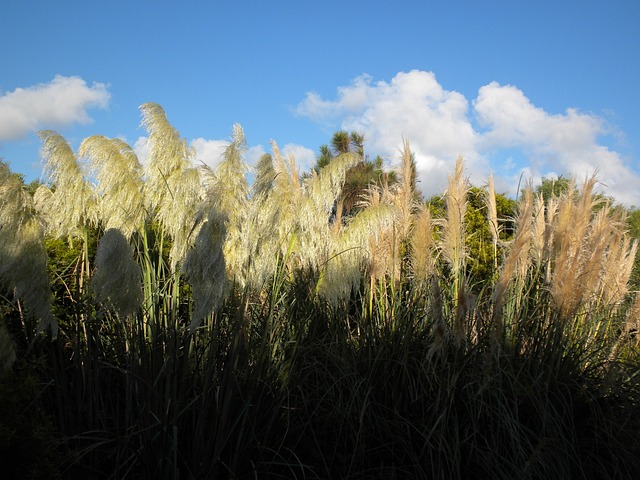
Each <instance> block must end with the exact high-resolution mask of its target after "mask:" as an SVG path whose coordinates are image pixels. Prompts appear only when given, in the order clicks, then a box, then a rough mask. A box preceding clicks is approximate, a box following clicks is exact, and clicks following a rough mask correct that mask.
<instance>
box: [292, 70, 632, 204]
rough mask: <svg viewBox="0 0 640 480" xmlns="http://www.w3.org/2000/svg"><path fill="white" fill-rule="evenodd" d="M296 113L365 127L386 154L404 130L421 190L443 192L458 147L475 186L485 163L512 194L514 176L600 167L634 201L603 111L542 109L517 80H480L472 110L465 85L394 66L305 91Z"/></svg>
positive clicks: (372, 147)
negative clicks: (324, 93)
mask: <svg viewBox="0 0 640 480" xmlns="http://www.w3.org/2000/svg"><path fill="white" fill-rule="evenodd" d="M297 112H298V113H299V114H300V115H304V116H306V117H309V118H311V119H313V120H315V121H318V122H327V121H330V120H333V121H334V126H335V127H338V128H342V129H346V130H356V131H359V132H361V133H364V135H365V148H366V149H367V150H368V151H369V152H371V153H373V154H380V155H383V156H384V157H386V158H387V159H388V158H394V159H397V158H398V156H399V155H398V148H399V146H400V145H401V143H402V138H406V139H408V140H409V141H410V143H411V147H412V150H413V151H414V153H415V157H416V162H417V166H418V178H419V180H420V182H421V183H420V188H421V189H422V191H423V192H424V193H425V194H426V195H431V194H433V193H439V192H440V191H442V188H443V187H444V185H445V182H446V178H447V176H448V175H449V174H450V173H451V171H452V169H453V165H454V162H455V159H456V157H457V156H458V155H462V156H463V157H464V159H465V166H466V171H467V174H468V175H469V176H470V178H471V181H472V182H473V183H474V184H476V185H481V184H483V183H484V182H485V181H486V178H487V176H488V174H489V169H491V168H492V169H493V170H494V175H495V176H496V184H497V185H499V186H503V187H505V189H504V190H502V191H505V192H508V193H515V191H516V189H517V185H518V182H519V181H520V180H522V181H526V180H529V179H530V178H531V179H533V180H534V181H539V179H540V178H541V177H542V176H551V175H552V174H554V172H562V174H564V175H573V176H576V177H577V178H578V179H579V180H581V179H583V178H584V177H585V176H587V175H591V174H593V173H594V172H597V173H598V178H599V179H601V181H602V183H603V184H605V185H606V186H607V188H606V193H607V194H611V195H614V196H615V197H616V198H617V199H618V200H619V201H621V202H624V203H627V204H635V205H640V192H639V191H638V190H639V189H638V185H640V176H639V175H638V173H637V172H634V171H633V170H632V169H630V167H629V166H628V165H627V164H625V161H624V159H623V158H622V157H621V156H620V154H618V153H617V152H615V151H612V150H610V149H609V148H607V147H606V146H603V145H601V144H600V143H599V139H600V138H601V137H602V136H604V135H608V134H610V133H611V132H609V131H608V127H607V125H606V123H605V122H604V120H603V119H602V118H600V117H598V116H596V115H593V114H585V113H581V112H579V111H578V110H576V109H567V110H566V112H565V113H563V114H550V113H547V112H546V111H544V110H543V109H541V108H538V107H536V106H535V105H534V104H533V103H532V102H531V101H530V100H529V99H528V98H527V97H526V96H525V94H524V93H523V92H522V91H521V90H519V89H518V88H516V87H514V86H508V85H507V86H501V85H500V84H498V83H496V82H492V83H490V84H489V85H485V86H483V87H481V88H480V89H479V92H478V96H477V98H476V99H474V100H473V101H472V109H469V102H468V100H467V99H466V98H465V97H464V96H463V95H462V94H460V93H458V92H455V91H448V90H445V89H444V88H443V87H442V86H441V85H440V84H439V83H438V81H437V80H436V77H435V75H434V74H433V73H431V72H424V71H418V70H413V71H410V72H406V73H405V72H400V73H398V74H397V75H396V76H395V77H394V78H393V79H391V81H390V82H384V81H379V82H375V83H374V82H373V81H372V79H371V77H369V76H367V75H362V76H360V77H358V78H356V79H355V80H354V81H353V82H352V83H351V84H350V85H348V86H343V87H339V88H338V89H337V96H336V99H335V100H326V99H323V98H321V97H320V96H319V95H317V94H315V93H309V94H307V95H306V97H305V99H304V100H303V101H302V102H301V103H300V104H299V105H298V107H297ZM473 121H475V122H477V124H478V125H479V130H476V129H474V127H473ZM512 153H515V158H518V159H519V161H518V162H516V161H515V160H514V158H512V157H511V155H512ZM522 160H524V161H522Z"/></svg>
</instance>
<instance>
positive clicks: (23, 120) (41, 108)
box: [0, 75, 109, 141]
mask: <svg viewBox="0 0 640 480" xmlns="http://www.w3.org/2000/svg"><path fill="white" fill-rule="evenodd" d="M108 103H109V92H108V91H107V86H106V85H105V84H103V83H94V84H93V85H91V86H88V85H87V83H86V82H85V81H84V80H83V79H82V78H79V77H63V76H61V75H56V76H55V78H54V79H53V80H52V81H51V82H50V83H47V84H39V85H34V86H31V87H27V88H16V89H15V90H14V91H12V92H8V93H5V94H3V95H1V96H0V141H5V140H16V139H19V138H21V137H23V136H25V135H26V134H28V133H30V132H34V131H36V130H39V129H42V128H58V127H62V126H66V125H70V124H73V123H90V122H91V118H90V117H89V114H88V113H87V110H88V109H89V108H92V107H97V108H103V109H104V108H106V107H107V105H108Z"/></svg>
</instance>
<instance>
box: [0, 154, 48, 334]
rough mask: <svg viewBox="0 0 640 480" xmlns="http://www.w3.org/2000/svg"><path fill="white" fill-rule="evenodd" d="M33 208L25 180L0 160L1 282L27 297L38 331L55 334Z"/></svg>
mask: <svg viewBox="0 0 640 480" xmlns="http://www.w3.org/2000/svg"><path fill="white" fill-rule="evenodd" d="M33 211H34V209H33V202H32V200H31V197H30V196H29V194H28V193H27V192H26V191H25V190H24V188H23V185H22V181H21V180H20V179H19V178H18V177H16V176H15V175H13V174H12V173H11V171H10V170H9V167H8V165H6V164H5V163H4V162H0V285H2V286H3V287H5V288H8V289H10V290H12V291H13V294H14V296H15V297H16V298H18V299H21V300H23V301H24V304H25V307H26V308H25V310H26V312H27V314H28V315H30V316H32V317H34V318H37V319H39V325H38V330H39V331H42V330H45V329H48V328H51V332H52V334H53V335H54V336H56V335H57V332H58V324H57V321H56V319H55V318H54V317H53V315H52V314H51V291H50V289H49V277H48V273H47V255H46V252H45V249H44V246H43V243H42V242H43V238H44V229H43V227H42V224H41V223H40V221H39V219H38V218H37V217H36V216H35V214H34V213H33Z"/></svg>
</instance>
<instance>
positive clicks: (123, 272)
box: [91, 228, 142, 317]
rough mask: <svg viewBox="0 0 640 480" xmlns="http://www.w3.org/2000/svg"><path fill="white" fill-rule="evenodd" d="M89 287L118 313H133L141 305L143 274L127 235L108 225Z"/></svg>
mask: <svg viewBox="0 0 640 480" xmlns="http://www.w3.org/2000/svg"><path fill="white" fill-rule="evenodd" d="M95 266H96V270H95V273H94V275H93V277H92V279H91V287H92V288H93V291H94V292H95V296H96V300H98V301H99V302H101V303H104V304H107V305H109V306H111V307H112V308H113V309H114V310H115V311H116V313H117V314H118V316H120V317H127V316H129V315H133V314H134V313H135V312H136V311H137V310H138V308H140V306H141V304H142V273H141V270H140V266H139V265H138V264H137V263H136V261H135V259H134V252H133V248H132V247H131V245H129V242H128V241H127V238H126V236H125V235H124V234H123V233H122V232H121V231H120V230H118V229H115V228H110V229H109V230H107V231H106V232H105V234H104V235H103V236H102V238H101V239H100V243H98V250H97V252H96V258H95Z"/></svg>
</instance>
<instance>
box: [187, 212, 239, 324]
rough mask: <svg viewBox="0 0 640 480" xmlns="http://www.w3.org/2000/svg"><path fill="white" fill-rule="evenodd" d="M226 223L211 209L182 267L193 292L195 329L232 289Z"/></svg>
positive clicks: (193, 322) (222, 217) (192, 322)
mask: <svg viewBox="0 0 640 480" xmlns="http://www.w3.org/2000/svg"><path fill="white" fill-rule="evenodd" d="M225 223H226V218H225V217H224V216H222V215H219V214H218V213H217V212H216V211H215V210H214V209H210V210H209V212H208V215H207V218H206V220H205V221H204V223H203V225H202V226H201V228H200V230H199V231H198V234H197V236H196V238H195V241H194V243H193V246H192V247H191V248H190V249H189V251H188V252H187V254H186V256H185V259H184V262H183V263H182V271H183V273H184V274H185V277H186V279H187V281H188V282H189V283H190V284H191V287H192V290H193V300H194V310H193V314H192V321H191V329H195V328H197V327H198V326H200V325H201V324H202V322H203V320H204V319H205V318H206V317H207V316H208V315H210V314H211V313H212V312H215V311H216V310H217V309H218V308H220V306H221V305H222V303H223V301H224V298H225V295H226V293H227V291H228V288H229V284H228V281H227V276H226V263H225V258H224V253H223V246H224V241H225V237H226V231H225Z"/></svg>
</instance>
